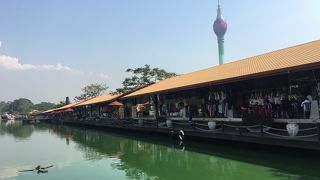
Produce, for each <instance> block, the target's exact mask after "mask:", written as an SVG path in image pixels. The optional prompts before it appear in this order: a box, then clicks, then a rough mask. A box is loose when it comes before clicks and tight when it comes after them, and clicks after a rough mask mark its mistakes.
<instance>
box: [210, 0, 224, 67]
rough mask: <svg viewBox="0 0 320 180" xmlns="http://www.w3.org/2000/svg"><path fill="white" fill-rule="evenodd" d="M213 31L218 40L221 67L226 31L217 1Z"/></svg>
mask: <svg viewBox="0 0 320 180" xmlns="http://www.w3.org/2000/svg"><path fill="white" fill-rule="evenodd" d="M213 30H214V32H215V34H216V36H217V39H218V48H219V65H221V64H223V61H224V34H225V33H226V31H227V22H226V21H225V20H224V19H223V17H222V13H221V7H220V0H218V10H217V18H216V20H215V21H214V24H213Z"/></svg>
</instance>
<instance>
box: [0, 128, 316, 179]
mask: <svg viewBox="0 0 320 180" xmlns="http://www.w3.org/2000/svg"><path fill="white" fill-rule="evenodd" d="M0 144H1V146H0V179H24V180H29V179H30V180H31V179H32V180H36V179H55V180H56V179H77V180H79V179H86V180H87V179H92V180H96V179H109V180H111V179H115V180H118V179H120V180H121V179H164V180H169V179H182V180H189V179H190V180H197V179H198V180H200V179H201V180H202V179H215V180H233V179H235V180H247V179H259V180H269V179H274V180H300V179H301V180H309V179H310V180H316V179H320V161H319V160H320V158H319V157H316V156H314V155H309V156H308V155H307V154H299V153H293V152H289V151H290V149H289V150H287V151H288V153H286V152H285V151H274V150H270V149H269V150H268V149H264V148H259V149H257V148H255V149H252V148H250V147H239V146H230V145H223V144H221V143H219V144H215V143H201V142H192V141H187V142H185V143H180V142H179V141H177V140H176V139H170V138H159V137H155V136H153V137H148V136H147V135H145V134H141V133H140V134H133V133H130V134H129V133H124V132H106V131H102V130H94V129H84V128H76V127H68V126H61V125H60V126H57V125H21V123H2V124H1V126H0ZM38 165H40V167H43V168H44V169H40V170H41V171H38V170H35V168H36V166H38Z"/></svg>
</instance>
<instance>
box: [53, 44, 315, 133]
mask: <svg viewBox="0 0 320 180" xmlns="http://www.w3.org/2000/svg"><path fill="white" fill-rule="evenodd" d="M319 97H320V41H314V42H311V43H307V44H303V45H300V46H294V47H291V48H287V49H282V50H278V51H274V52H271V53H267V54H263V55H260V56H255V57H252V58H247V59H244V60H240V61H236V62H233V63H227V64H224V65H220V66H215V67H212V68H208V69H205V70H201V71H197V72H194V73H190V74H185V75H180V76H177V77H174V78H170V79H167V80H164V81H161V82H159V83H155V84H152V85H150V86H147V87H144V88H142V89H139V90H137V91H134V92H131V93H129V94H126V95H119V94H118V95H112V94H106V95H102V96H99V97H96V98H93V99H90V100H87V101H84V102H78V103H75V104H72V106H69V107H63V108H62V109H60V111H56V110H55V111H53V112H51V114H53V115H55V113H57V112H59V113H57V114H59V115H61V114H62V115H64V116H69V117H68V119H69V120H72V121H77V122H84V121H86V122H87V121H88V122H113V123H114V122H120V123H121V122H127V121H136V122H138V123H139V125H141V126H143V125H144V122H153V123H154V126H155V127H157V128H159V127H160V128H175V127H176V128H183V129H188V128H189V129H191V130H199V131H204V132H207V131H210V132H211V131H216V132H218V130H220V132H221V131H224V132H225V131H227V129H230V131H231V129H232V130H233V131H238V130H239V129H240V130H241V129H244V131H243V132H242V133H250V132H259V133H263V132H264V133H267V134H268V135H270V136H275V137H288V136H289V137H298V136H299V135H300V137H314V138H317V137H316V136H318V135H317V134H319V133H318V131H319V130H318V124H319ZM68 109H71V110H68ZM67 110H68V111H69V112H66V111H67ZM56 117H57V116H56ZM307 130H309V131H307ZM240 134H241V132H240ZM259 135H261V134H259Z"/></svg>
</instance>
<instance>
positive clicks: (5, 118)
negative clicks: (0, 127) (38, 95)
mask: <svg viewBox="0 0 320 180" xmlns="http://www.w3.org/2000/svg"><path fill="white" fill-rule="evenodd" d="M1 120H2V121H3V122H6V121H9V120H15V116H14V115H12V114H9V113H7V112H5V113H4V114H2V116H1Z"/></svg>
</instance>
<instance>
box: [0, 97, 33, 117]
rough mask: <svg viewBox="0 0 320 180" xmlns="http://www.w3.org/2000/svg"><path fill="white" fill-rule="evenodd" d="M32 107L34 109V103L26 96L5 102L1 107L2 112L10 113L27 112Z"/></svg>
mask: <svg viewBox="0 0 320 180" xmlns="http://www.w3.org/2000/svg"><path fill="white" fill-rule="evenodd" d="M32 109H34V104H33V103H32V102H31V101H30V100H29V99H26V98H20V99H16V100H14V101H13V102H9V103H7V104H6V105H5V106H4V107H3V108H2V110H1V111H2V112H10V113H20V114H27V113H28V112H30V111H31V110H32Z"/></svg>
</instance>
